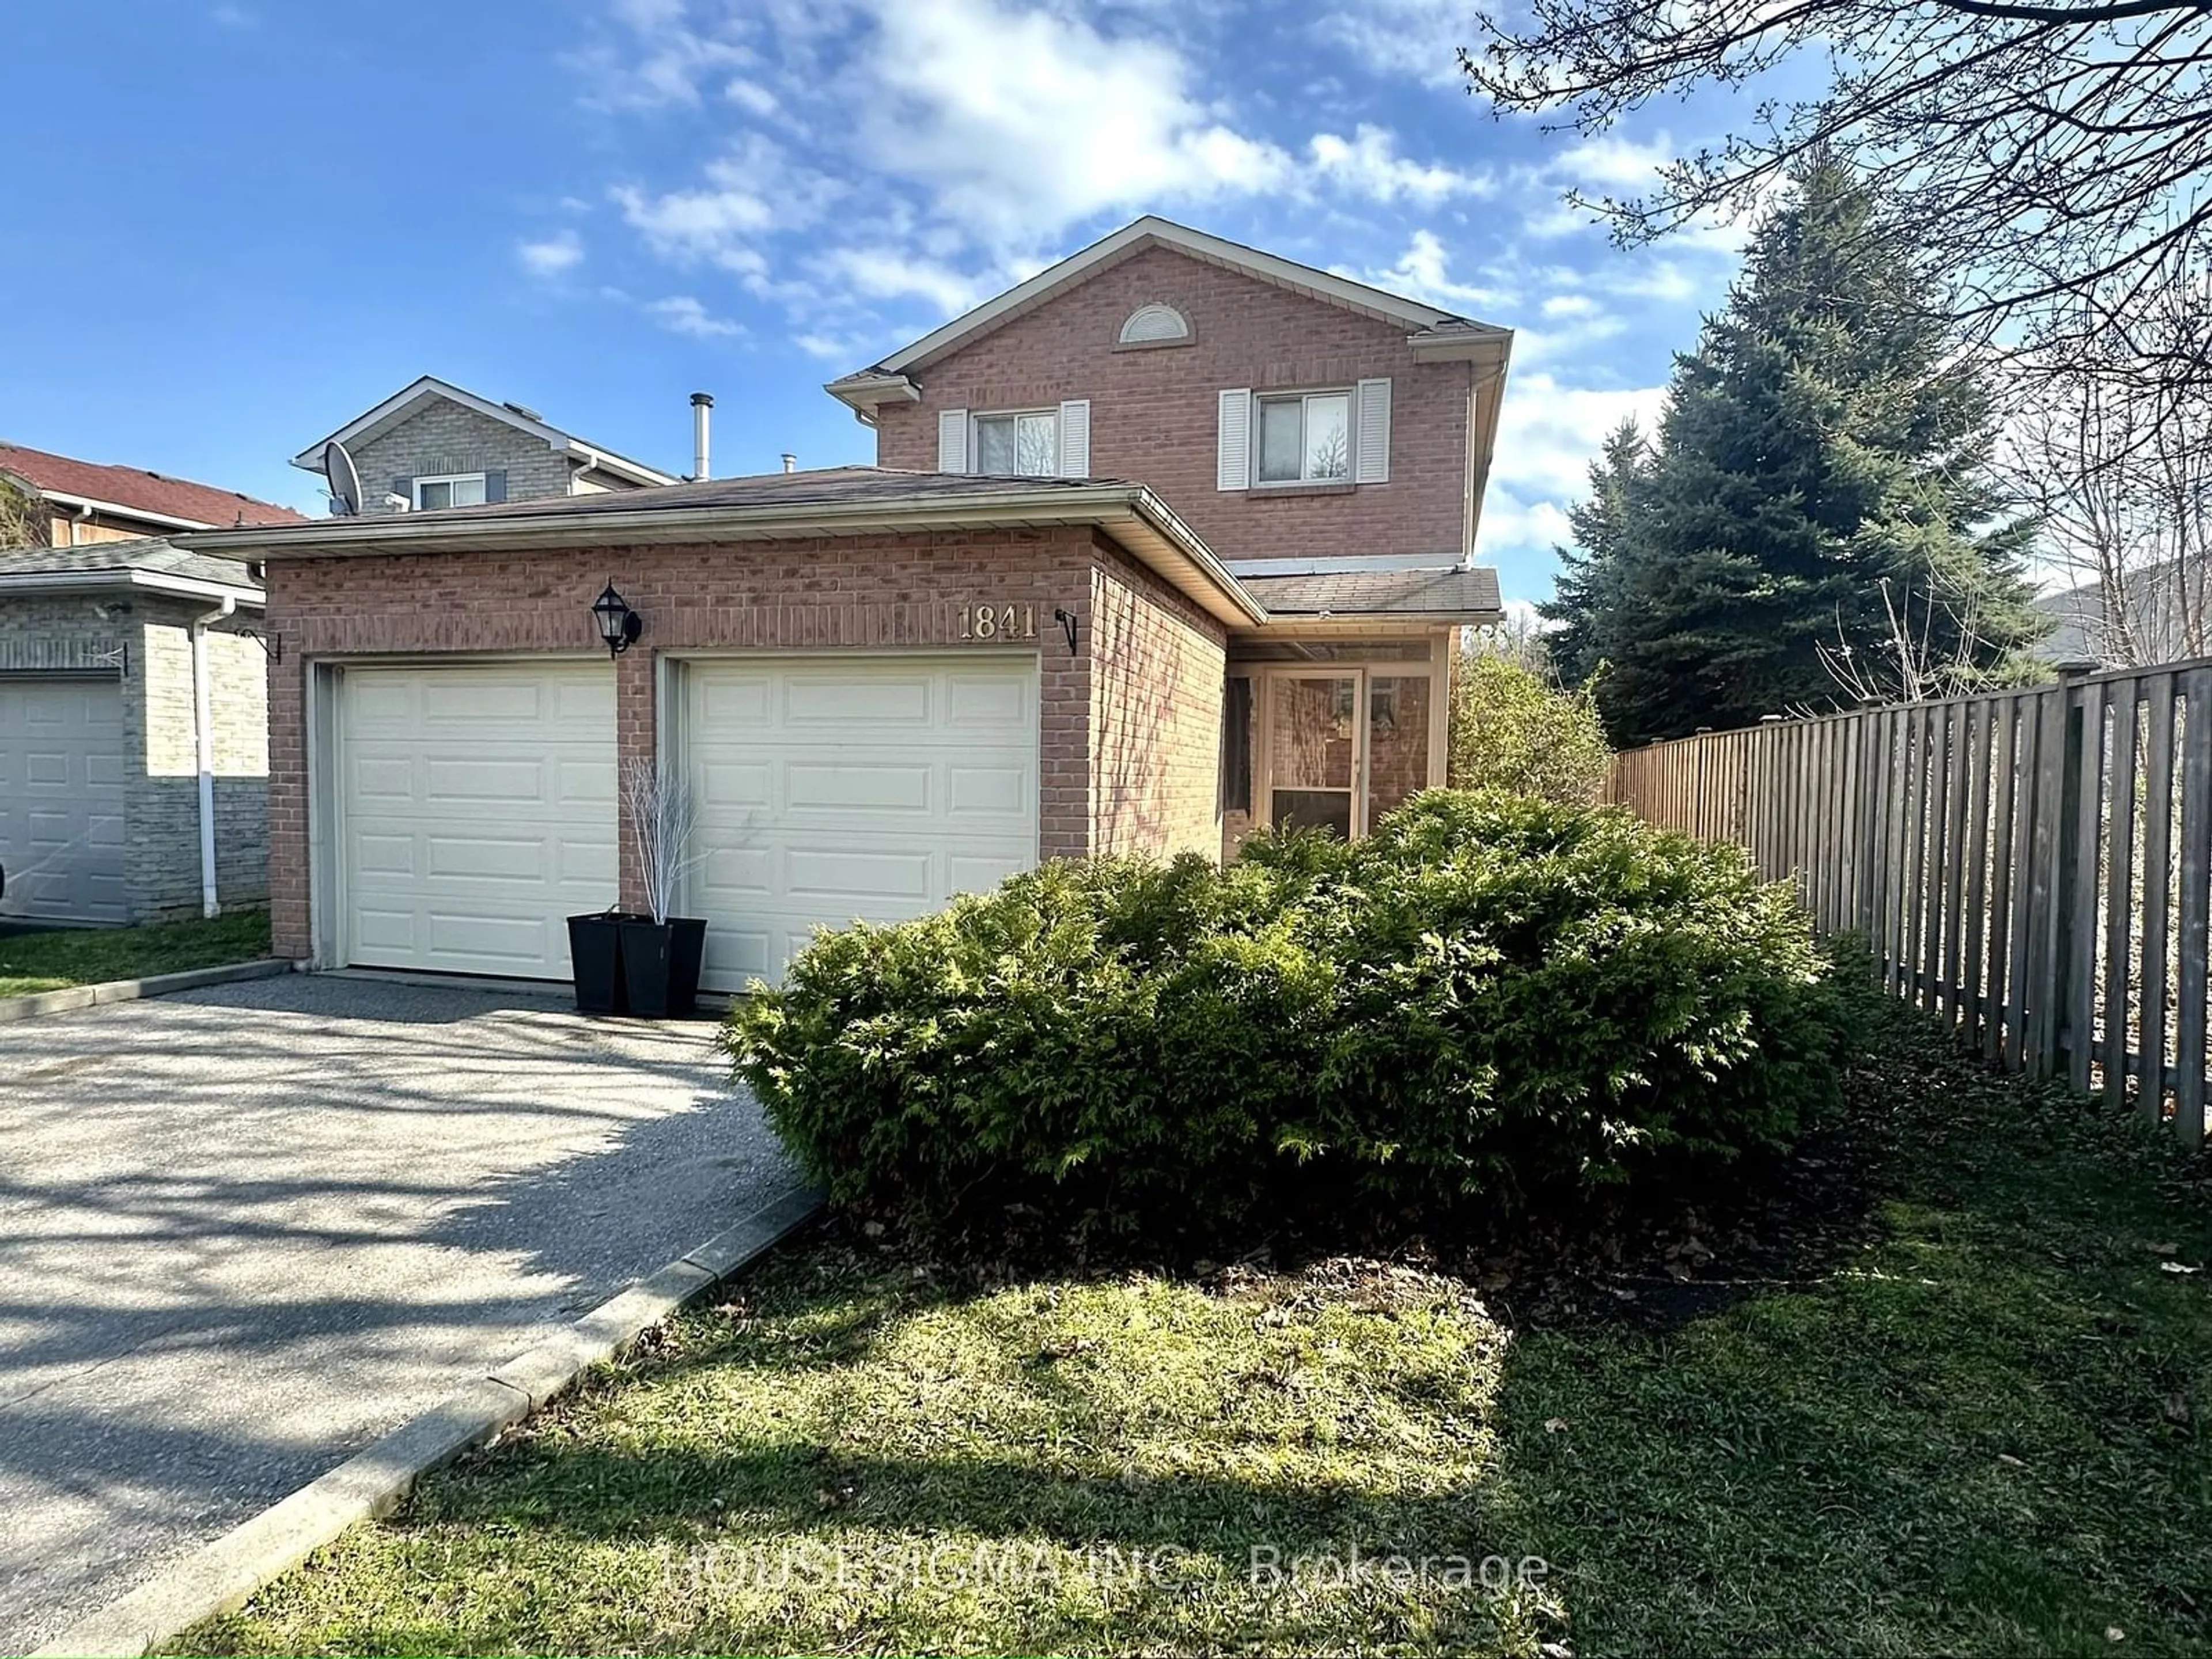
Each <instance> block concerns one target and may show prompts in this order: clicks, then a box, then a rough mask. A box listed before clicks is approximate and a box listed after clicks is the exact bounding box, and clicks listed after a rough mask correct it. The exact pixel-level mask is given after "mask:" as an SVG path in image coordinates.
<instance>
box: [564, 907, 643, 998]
mask: <svg viewBox="0 0 2212 1659" xmlns="http://www.w3.org/2000/svg"><path fill="white" fill-rule="evenodd" d="M639 920H649V919H642V918H639V917H635V916H626V915H623V914H622V913H621V912H620V911H618V910H608V911H604V912H602V913H601V914H599V915H593V916H571V917H569V918H568V962H569V965H570V967H571V968H572V969H574V973H575V977H576V1012H578V1013H581V1014H626V1013H628V1012H629V992H628V987H625V986H624V985H623V970H622V929H623V923H624V922H626V921H639Z"/></svg>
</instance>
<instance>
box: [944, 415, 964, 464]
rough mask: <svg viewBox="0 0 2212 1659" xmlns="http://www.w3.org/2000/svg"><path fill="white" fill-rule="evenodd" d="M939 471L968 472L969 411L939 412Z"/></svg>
mask: <svg viewBox="0 0 2212 1659" xmlns="http://www.w3.org/2000/svg"><path fill="white" fill-rule="evenodd" d="M937 470H938V471H939V472H965V471H967V470H968V411H967V410H964V409H940V410H938V411H937Z"/></svg>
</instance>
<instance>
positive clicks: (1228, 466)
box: [1213, 386, 1252, 489]
mask: <svg viewBox="0 0 2212 1659" xmlns="http://www.w3.org/2000/svg"><path fill="white" fill-rule="evenodd" d="M1251 483H1252V391H1251V388H1250V387H1249V386H1245V387H1241V388H1239V389H1238V390H1237V391H1234V392H1223V393H1222V394H1221V428H1220V436H1219V441H1218V446H1217V447H1216V450H1215V455H1214V481H1213V487H1214V488H1215V489H1249V488H1250V486H1251Z"/></svg>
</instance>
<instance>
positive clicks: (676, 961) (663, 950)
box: [621, 916, 707, 1019]
mask: <svg viewBox="0 0 2212 1659" xmlns="http://www.w3.org/2000/svg"><path fill="white" fill-rule="evenodd" d="M621 933H622V976H623V988H624V990H625V991H626V992H627V994H628V996H629V1012H631V1013H633V1014H635V1015H637V1016H639V1017H640V1018H643V1019H676V1018H683V1017H684V1016H685V1015H687V1014H690V1013H693V1012H696V1011H697V1008H698V999H699V963H700V958H701V957H702V956H703V955H704V954H705V951H706V949H707V924H706V923H705V922H704V921H702V920H700V919H699V918H697V917H696V916H671V917H669V919H668V920H667V921H653V919H652V918H651V917H649V916H624V917H623V918H622V926H621Z"/></svg>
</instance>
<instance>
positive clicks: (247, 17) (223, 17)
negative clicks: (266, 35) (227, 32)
mask: <svg viewBox="0 0 2212 1659" xmlns="http://www.w3.org/2000/svg"><path fill="white" fill-rule="evenodd" d="M208 16H209V18H210V20H211V21H213V22H214V23H215V25H216V27H218V28H226V29H251V28H258V27H260V26H261V19H260V18H259V17H258V16H257V15H254V14H253V13H252V12H250V11H248V10H246V8H245V7H243V6H234V5H221V6H216V7H214V8H212V9H210V11H209V12H208Z"/></svg>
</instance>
